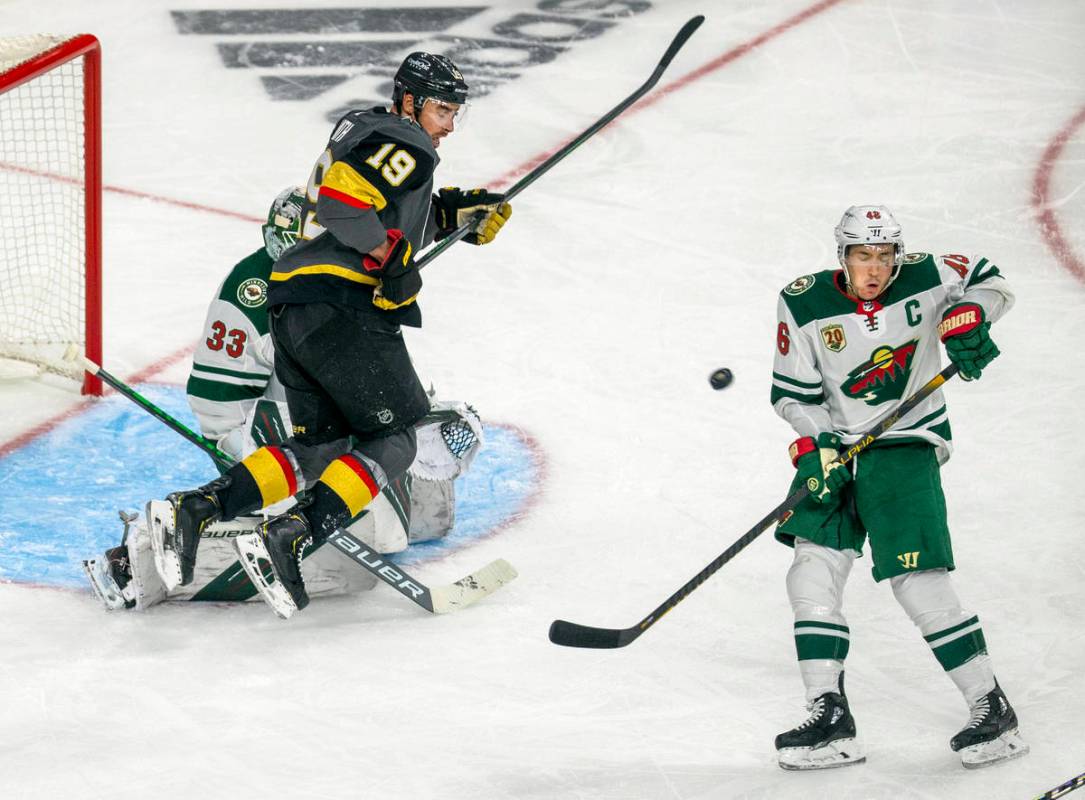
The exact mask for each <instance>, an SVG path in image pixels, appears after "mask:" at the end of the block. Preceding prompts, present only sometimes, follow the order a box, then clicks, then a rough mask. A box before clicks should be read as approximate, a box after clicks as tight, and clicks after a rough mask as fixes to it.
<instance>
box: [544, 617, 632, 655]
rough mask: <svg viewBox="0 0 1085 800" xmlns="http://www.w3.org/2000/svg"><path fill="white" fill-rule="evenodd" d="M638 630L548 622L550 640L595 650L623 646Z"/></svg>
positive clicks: (562, 621)
mask: <svg viewBox="0 0 1085 800" xmlns="http://www.w3.org/2000/svg"><path fill="white" fill-rule="evenodd" d="M639 633H640V631H638V630H636V629H633V630H617V629H614V628H593V627H591V626H590V625H577V624H576V623H575V622H566V621H565V620H563V619H556V620H554V621H553V622H552V623H550V641H551V642H553V643H554V644H560V645H562V646H563V647H590V648H592V649H595V650H609V649H613V648H616V647H625V646H626V645H627V644H629V643H630V642H631V641H633V640H634V639H636V638H637V635H638V634H639Z"/></svg>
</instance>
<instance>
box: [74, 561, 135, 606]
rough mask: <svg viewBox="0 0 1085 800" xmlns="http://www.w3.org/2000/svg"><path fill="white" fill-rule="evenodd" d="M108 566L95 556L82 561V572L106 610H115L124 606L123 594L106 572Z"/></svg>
mask: <svg viewBox="0 0 1085 800" xmlns="http://www.w3.org/2000/svg"><path fill="white" fill-rule="evenodd" d="M108 569H109V567H108V566H107V565H106V563H105V562H103V561H100V560H99V559H97V558H90V559H87V560H86V561H84V562H83V572H85V573H86V574H87V580H89V581H90V588H91V589H93V590H94V594H95V595H97V597H98V599H99V600H101V601H102V604H103V605H104V606H105V608H106V611H117V610H120V609H123V608H125V607H126V602H125V599H124V595H123V594H121V592H120V590H119V589H118V588H117V584H116V582H115V581H114V580H113V578H112V576H110V575H109V574H108Z"/></svg>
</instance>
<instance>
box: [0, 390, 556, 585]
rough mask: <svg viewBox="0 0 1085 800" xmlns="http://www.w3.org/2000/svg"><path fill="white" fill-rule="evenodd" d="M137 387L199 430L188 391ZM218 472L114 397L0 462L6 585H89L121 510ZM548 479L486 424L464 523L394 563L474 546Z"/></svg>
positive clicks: (462, 493) (462, 490)
mask: <svg viewBox="0 0 1085 800" xmlns="http://www.w3.org/2000/svg"><path fill="white" fill-rule="evenodd" d="M137 389H138V391H139V392H140V393H141V394H143V395H144V396H145V397H147V398H148V399H149V400H151V401H152V402H153V403H155V404H156V405H158V406H160V407H161V408H163V409H164V410H166V411H168V412H169V413H170V414H172V415H173V416H175V417H176V418H177V419H179V420H181V421H182V422H183V423H184V424H186V425H188V426H189V427H190V428H192V429H193V430H195V429H196V421H195V418H194V417H193V415H192V412H191V410H190V409H189V407H188V402H187V400H186V397H185V393H184V389H183V388H182V387H180V386H170V385H165V384H143V385H141V386H139V387H137ZM216 474H217V472H216V470H215V467H214V465H213V464H212V463H211V460H210V458H208V457H207V455H205V454H204V453H203V452H201V451H200V450H199V449H197V448H196V447H195V446H193V445H191V444H189V443H187V442H185V441H184V440H183V439H181V438H180V437H179V436H178V435H177V434H176V433H174V432H173V431H171V430H170V429H169V428H167V427H166V426H165V425H163V424H162V423H161V422H159V421H158V420H156V419H154V418H153V417H151V416H150V415H149V414H147V412H145V411H143V410H142V409H140V408H138V407H137V406H135V405H134V404H133V403H132V402H131V401H130V400H128V399H126V398H124V397H120V396H118V395H111V396H109V397H106V398H103V399H102V400H100V401H99V402H96V403H94V404H92V405H91V406H90V407H89V408H88V410H87V411H86V412H84V413H82V414H79V415H77V416H75V417H73V418H71V419H68V420H65V421H64V422H63V423H61V424H60V425H58V426H57V427H56V428H54V429H52V430H51V431H49V432H48V433H46V434H44V435H42V436H40V437H38V438H37V439H35V440H34V441H32V442H31V443H29V444H27V445H26V446H24V447H22V448H20V449H18V450H16V451H14V452H12V453H10V454H9V455H8V456H6V457H5V458H2V459H0V580H3V581H15V582H20V583H35V584H47V585H53V586H68V587H71V586H81V585H83V584H84V583H85V578H84V576H83V571H82V566H81V562H82V560H83V559H84V558H90V557H92V556H97V555H100V554H101V553H103V552H104V551H105V550H106V549H107V548H109V547H114V546H116V545H117V544H119V543H120V537H121V533H122V532H123V526H122V524H121V522H120V519H119V517H118V514H117V511H118V510H125V511H129V512H131V511H142V509H143V506H144V504H145V503H146V502H147V501H148V500H150V499H153V498H157V497H165V496H166V494H167V493H168V492H171V491H175V490H177V489H180V488H187V487H191V486H198V485H200V484H202V483H205V482H207V481H208V480H210V479H211V478H213V477H214V476H215V475H216ZM539 479H540V475H539V469H538V466H537V462H536V457H535V453H534V452H533V451H532V449H531V447H530V445H529V444H528V443H527V442H526V441H525V440H524V439H523V438H522V437H521V436H520V435H518V434H517V433H516V431H514V430H512V429H510V428H507V427H504V426H501V425H488V426H486V441H485V444H484V446H483V448H482V450H481V451H479V453H478V456H477V457H476V458H475V461H474V463H473V464H472V466H471V469H470V470H469V471H468V472H467V474H466V475H464V476H462V477H461V478H459V479H457V480H456V524H455V527H454V528H453V530H452V532H451V533H450V534H449V535H448V536H447V537H445V538H444V539H440V540H437V541H433V542H423V543H420V544H417V545H413V546H411V547H410V548H409V549H408V550H407V551H405V552H403V553H400V554H397V555H396V556H394V557H393V560H394V561H396V562H397V563H400V564H403V565H404V566H406V565H409V564H416V563H419V562H422V561H429V560H431V559H434V558H438V557H440V556H442V555H445V554H447V553H450V552H453V551H455V550H458V549H461V548H463V547H465V546H467V545H470V544H471V543H472V542H473V541H477V540H478V539H479V538H481V537H484V536H486V535H488V534H489V533H490V532H492V531H494V530H495V529H497V528H499V527H500V526H501V525H502V524H504V523H507V522H508V521H509V520H510V519H512V518H514V517H515V516H517V515H518V514H519V513H520V512H521V511H522V510H523V508H524V506H525V504H526V503H527V502H528V500H529V498H530V497H531V496H532V494H533V493H534V491H535V489H536V486H537V484H538V481H539Z"/></svg>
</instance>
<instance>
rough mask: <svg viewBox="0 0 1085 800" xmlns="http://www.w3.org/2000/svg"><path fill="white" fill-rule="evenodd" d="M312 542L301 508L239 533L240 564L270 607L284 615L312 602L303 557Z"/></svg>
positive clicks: (236, 544) (289, 615)
mask: <svg viewBox="0 0 1085 800" xmlns="http://www.w3.org/2000/svg"><path fill="white" fill-rule="evenodd" d="M312 544H313V532H312V529H311V528H310V527H309V523H308V521H307V520H306V519H305V517H304V516H302V515H301V513H300V512H298V511H291V512H289V513H287V514H283V515H282V516H279V517H275V518H273V519H270V520H268V521H267V522H264V523H261V524H260V525H258V526H257V527H256V532H255V533H250V534H245V535H243V536H238V537H237V538H236V539H234V547H235V548H236V549H237V553H238V556H239V557H240V559H241V566H242V567H243V568H244V569H245V573H246V574H247V575H248V576H249V580H251V581H252V583H253V586H255V587H256V589H257V590H258V591H259V592H260V596H261V597H262V598H263V599H264V601H265V602H266V603H267V604H268V605H269V606H271V610H272V611H274V612H275V613H276V614H277V615H278V616H280V617H282V618H283V619H289V618H290V617H291V616H292V615H293V614H294V612H295V611H300V610H301V609H303V608H305V607H306V606H307V605H309V595H308V594H307V593H306V591H305V583H304V582H303V581H302V578H301V560H302V559H303V558H304V557H305V551H306V549H307V548H309V547H310V546H312Z"/></svg>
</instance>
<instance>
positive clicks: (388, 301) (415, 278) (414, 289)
mask: <svg viewBox="0 0 1085 800" xmlns="http://www.w3.org/2000/svg"><path fill="white" fill-rule="evenodd" d="M362 266H363V267H364V268H365V271H366V273H367V274H368V275H369V276H370V277H373V278H379V279H380V283H379V284H377V288H376V289H374V290H373V305H375V306H376V307H377V308H379V309H381V310H382V311H391V310H392V309H394V308H399V307H400V306H405V305H407V304H408V303H413V302H414V299H415V297H417V296H418V293H419V292H420V291H421V290H422V275H421V274H420V273H419V272H418V267H416V266H415V264H414V254H413V253H412V252H411V243H410V241H408V239H407V237H406V236H404V235H403V231H401V230H399V229H398V228H389V229H388V252H387V253H386V254H385V256H384V260H383V261H377V259H375V258H373V256H371V255H364V256H362Z"/></svg>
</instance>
